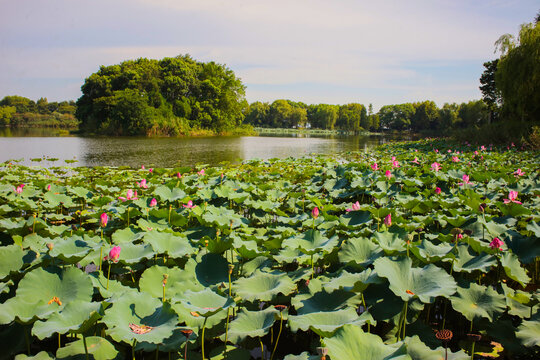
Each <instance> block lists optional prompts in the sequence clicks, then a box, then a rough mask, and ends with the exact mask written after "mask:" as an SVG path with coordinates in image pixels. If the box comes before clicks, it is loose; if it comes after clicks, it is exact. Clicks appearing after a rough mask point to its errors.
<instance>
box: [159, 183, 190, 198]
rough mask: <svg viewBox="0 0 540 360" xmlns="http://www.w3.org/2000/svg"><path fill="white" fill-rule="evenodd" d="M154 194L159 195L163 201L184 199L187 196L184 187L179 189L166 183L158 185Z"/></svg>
mask: <svg viewBox="0 0 540 360" xmlns="http://www.w3.org/2000/svg"><path fill="white" fill-rule="evenodd" d="M152 194H153V195H154V196H158V197H159V198H160V199H161V200H162V201H168V202H173V201H176V200H183V199H184V198H185V197H186V196H187V194H186V193H185V192H184V191H183V190H182V189H179V188H176V187H175V188H172V189H170V188H169V187H168V186H166V185H161V186H158V187H157V188H156V189H155V190H154V191H153V192H152Z"/></svg>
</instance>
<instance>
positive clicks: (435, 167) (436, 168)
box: [431, 162, 441, 172]
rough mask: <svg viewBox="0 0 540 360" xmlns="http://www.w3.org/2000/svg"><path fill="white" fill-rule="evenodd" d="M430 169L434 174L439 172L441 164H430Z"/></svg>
mask: <svg viewBox="0 0 540 360" xmlns="http://www.w3.org/2000/svg"><path fill="white" fill-rule="evenodd" d="M431 169H432V170H433V171H435V172H437V171H439V170H441V164H439V163H437V162H434V163H433V164H431Z"/></svg>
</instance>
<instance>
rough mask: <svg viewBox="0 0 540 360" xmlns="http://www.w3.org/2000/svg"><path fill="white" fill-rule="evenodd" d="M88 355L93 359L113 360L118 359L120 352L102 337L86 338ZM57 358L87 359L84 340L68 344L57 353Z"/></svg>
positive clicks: (59, 359)
mask: <svg viewBox="0 0 540 360" xmlns="http://www.w3.org/2000/svg"><path fill="white" fill-rule="evenodd" d="M86 347H87V349H88V354H89V355H91V356H92V357H93V359H96V360H97V359H100V360H111V359H114V358H116V356H117V355H118V350H116V349H115V347H114V345H113V344H111V343H110V342H109V341H108V340H107V339H105V338H102V337H100V336H89V337H87V338H86ZM56 358H57V359H58V360H61V359H81V360H82V359H86V353H85V349H84V340H83V339H80V340H76V341H73V342H70V343H68V344H66V346H64V347H61V348H59V349H58V350H57V351H56Z"/></svg>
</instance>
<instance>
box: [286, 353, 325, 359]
mask: <svg viewBox="0 0 540 360" xmlns="http://www.w3.org/2000/svg"><path fill="white" fill-rule="evenodd" d="M320 358H321V356H320V355H309V353H308V352H307V351H304V352H303V353H301V354H299V355H292V354H289V355H287V356H285V357H284V358H283V360H320Z"/></svg>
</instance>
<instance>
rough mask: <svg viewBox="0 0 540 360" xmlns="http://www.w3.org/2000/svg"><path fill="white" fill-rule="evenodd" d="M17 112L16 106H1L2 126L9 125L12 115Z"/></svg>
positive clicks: (0, 117) (0, 120) (0, 123)
mask: <svg viewBox="0 0 540 360" xmlns="http://www.w3.org/2000/svg"><path fill="white" fill-rule="evenodd" d="M16 112H17V108H16V107H15V106H0V126H9V125H10V122H11V117H12V116H13V114H15V113H16Z"/></svg>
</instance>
